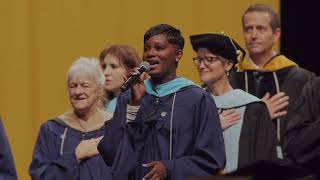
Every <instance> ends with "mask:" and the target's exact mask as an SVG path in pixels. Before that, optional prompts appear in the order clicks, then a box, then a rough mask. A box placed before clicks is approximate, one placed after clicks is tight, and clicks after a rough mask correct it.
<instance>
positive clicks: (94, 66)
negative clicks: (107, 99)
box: [68, 57, 105, 86]
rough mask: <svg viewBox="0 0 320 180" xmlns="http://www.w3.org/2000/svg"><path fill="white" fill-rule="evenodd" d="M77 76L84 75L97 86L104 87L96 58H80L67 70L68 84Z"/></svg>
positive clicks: (103, 80) (103, 77)
mask: <svg viewBox="0 0 320 180" xmlns="http://www.w3.org/2000/svg"><path fill="white" fill-rule="evenodd" d="M77 75H86V76H89V77H91V78H93V80H95V81H96V82H97V83H98V85H102V86H103V85H104V82H105V76H104V74H103V72H102V69H101V67H100V63H99V60H98V59H97V58H88V57H80V58H79V59H77V60H76V61H75V62H74V63H73V64H72V65H71V67H70V68H69V70H68V82H69V81H70V79H72V78H73V77H75V76H77Z"/></svg>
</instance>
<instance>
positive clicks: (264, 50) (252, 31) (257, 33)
mask: <svg viewBox="0 0 320 180" xmlns="http://www.w3.org/2000/svg"><path fill="white" fill-rule="evenodd" d="M243 33H244V38H245V44H246V47H247V49H248V51H249V54H250V56H258V55H261V54H270V53H272V51H273V50H272V47H273V45H274V44H275V43H276V42H277V41H278V40H279V38H280V29H279V28H277V29H276V30H272V27H271V17H270V15H269V14H268V13H267V12H258V11H253V12H248V13H246V14H245V15H244V17H243Z"/></svg>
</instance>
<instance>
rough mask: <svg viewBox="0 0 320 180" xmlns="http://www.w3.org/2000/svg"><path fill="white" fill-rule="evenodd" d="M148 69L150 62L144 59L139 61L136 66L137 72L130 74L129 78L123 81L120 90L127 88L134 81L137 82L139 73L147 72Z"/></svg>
mask: <svg viewBox="0 0 320 180" xmlns="http://www.w3.org/2000/svg"><path fill="white" fill-rule="evenodd" d="M149 70H150V64H149V63H148V62H146V61H144V62H143V63H141V64H140V65H139V67H138V72H135V73H134V74H132V75H131V76H130V77H129V79H128V80H127V81H126V82H125V83H123V85H122V86H121V91H122V92H124V91H126V90H128V89H129V88H130V87H131V86H132V85H134V84H135V83H137V82H138V81H139V79H140V75H141V74H142V73H144V72H148V71H149Z"/></svg>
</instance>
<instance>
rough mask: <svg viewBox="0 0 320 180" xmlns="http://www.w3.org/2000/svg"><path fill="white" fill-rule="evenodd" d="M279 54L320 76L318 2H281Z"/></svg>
mask: <svg viewBox="0 0 320 180" xmlns="http://www.w3.org/2000/svg"><path fill="white" fill-rule="evenodd" d="M280 2H281V9H280V11H281V26H282V27H281V28H282V35H281V53H282V54H284V55H286V56H287V57H289V58H290V59H293V60H294V61H295V62H297V63H298V64H299V65H300V66H301V67H303V68H305V69H308V70H310V71H313V72H315V73H316V74H317V75H320V66H319V65H317V64H319V63H320V56H319V55H320V45H319V44H318V42H320V41H319V39H320V27H319V25H320V8H319V6H318V5H317V3H318V1H311V0H305V1H301V0H281V1H280Z"/></svg>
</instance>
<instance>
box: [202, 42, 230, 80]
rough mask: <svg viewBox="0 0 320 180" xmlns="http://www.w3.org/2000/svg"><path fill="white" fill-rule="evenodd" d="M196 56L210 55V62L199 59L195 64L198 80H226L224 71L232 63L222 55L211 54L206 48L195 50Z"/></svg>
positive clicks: (227, 69)
mask: <svg viewBox="0 0 320 180" xmlns="http://www.w3.org/2000/svg"><path fill="white" fill-rule="evenodd" d="M197 57H198V58H202V59H204V58H206V57H212V62H211V63H210V64H205V63H204V61H201V62H200V63H199V64H198V65H197V70H198V73H199V78H200V80H201V81H202V82H203V83H205V84H213V83H217V82H219V81H221V80H228V78H227V74H226V72H227V71H229V70H230V69H231V68H232V63H229V61H227V60H224V59H223V58H222V57H220V56H217V55H214V54H212V53H211V52H210V51H209V50H208V49H207V48H199V49H198V50H197Z"/></svg>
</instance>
